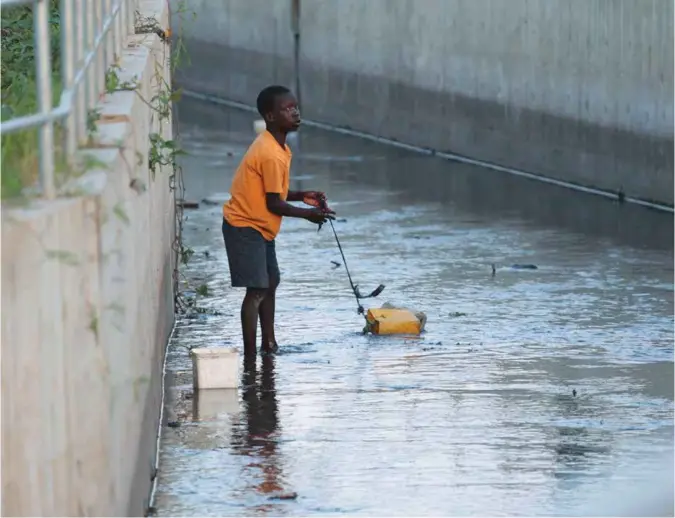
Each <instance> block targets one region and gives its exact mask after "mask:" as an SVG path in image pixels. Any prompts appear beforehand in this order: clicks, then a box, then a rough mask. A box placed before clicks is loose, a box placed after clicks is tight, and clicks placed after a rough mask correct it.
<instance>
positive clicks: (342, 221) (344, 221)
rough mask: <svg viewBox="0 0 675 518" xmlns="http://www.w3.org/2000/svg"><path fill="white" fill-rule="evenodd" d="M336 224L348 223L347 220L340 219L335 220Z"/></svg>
mask: <svg viewBox="0 0 675 518" xmlns="http://www.w3.org/2000/svg"><path fill="white" fill-rule="evenodd" d="M335 222H336V223H347V218H339V219H336V220H335Z"/></svg>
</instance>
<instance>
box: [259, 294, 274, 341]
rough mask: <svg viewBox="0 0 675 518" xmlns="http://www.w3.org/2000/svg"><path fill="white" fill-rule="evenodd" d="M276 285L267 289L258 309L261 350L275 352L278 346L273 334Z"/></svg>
mask: <svg viewBox="0 0 675 518" xmlns="http://www.w3.org/2000/svg"><path fill="white" fill-rule="evenodd" d="M276 292H277V288H276V286H274V287H270V288H268V289H267V293H266V295H265V298H264V299H263V301H262V302H261V303H260V307H259V309H258V311H259V315H260V330H261V332H262V348H261V349H262V351H264V352H267V353H274V352H277V349H278V348H279V346H278V345H277V340H276V338H275V336H274V311H275V306H276Z"/></svg>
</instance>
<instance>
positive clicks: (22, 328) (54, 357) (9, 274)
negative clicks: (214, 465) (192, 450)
mask: <svg viewBox="0 0 675 518" xmlns="http://www.w3.org/2000/svg"><path fill="white" fill-rule="evenodd" d="M141 8H142V12H143V14H144V15H147V16H155V17H156V18H157V19H158V20H162V22H163V23H164V24H166V23H168V11H166V8H165V3H164V2H163V1H160V0H146V1H143V2H141ZM155 8H156V9H155ZM168 53H169V48H168V47H167V46H166V45H165V44H164V43H162V42H161V41H160V40H159V38H158V37H157V36H156V35H138V36H134V37H132V38H131V39H130V44H129V47H128V48H127V49H126V51H125V52H124V53H123V55H122V56H121V67H122V70H121V72H120V79H121V80H122V81H126V80H131V79H132V78H133V77H134V76H135V77H136V78H137V79H139V82H140V86H139V89H138V93H139V94H140V95H137V93H135V92H117V93H114V94H112V95H110V96H107V97H106V98H105V99H104V100H103V101H102V103H101V109H102V117H101V120H100V121H99V123H98V129H99V131H98V134H97V136H96V148H97V149H95V150H89V151H87V154H88V155H90V156H93V157H95V159H96V164H97V166H96V169H95V170H93V169H92V170H90V171H89V172H87V173H86V174H85V175H84V176H83V177H81V178H80V179H78V180H77V181H75V182H74V183H71V184H70V185H69V187H68V188H67V190H68V191H69V192H70V193H71V196H69V197H63V198H60V199H57V200H56V201H53V202H34V203H31V204H30V205H29V206H27V207H23V208H8V207H6V206H4V207H3V212H2V514H3V515H4V516H143V512H144V511H145V509H146V506H147V502H148V497H149V493H150V488H151V481H152V477H153V476H154V474H153V469H154V460H155V446H156V432H157V427H158V419H159V411H160V402H161V377H162V365H163V355H164V350H165V345H166V343H167V340H168V337H169V334H170V332H171V329H172V325H173V267H174V264H175V260H176V258H175V254H174V252H173V251H172V242H173V239H174V235H175V203H174V194H173V192H172V191H171V189H170V186H169V175H170V174H171V169H170V168H168V167H165V168H162V169H161V170H157V172H156V174H155V175H154V177H153V174H152V173H151V172H150V171H149V170H148V153H149V149H150V142H149V134H150V133H151V132H158V133H161V134H162V135H163V136H164V138H166V139H171V138H172V129H171V121H170V120H163V121H160V117H159V115H158V114H157V113H156V112H154V111H152V110H151V109H150V108H149V107H148V106H147V105H146V104H145V103H144V102H143V101H142V100H141V99H140V96H143V97H144V98H145V99H148V100H149V99H151V98H152V97H153V95H155V94H156V93H157V91H158V88H157V84H158V83H157V77H158V76H164V77H165V78H167V80H168V79H169V74H170V71H169V69H168V59H167V58H168ZM132 181H133V183H132ZM132 185H133V187H134V188H132V187H131V186H132Z"/></svg>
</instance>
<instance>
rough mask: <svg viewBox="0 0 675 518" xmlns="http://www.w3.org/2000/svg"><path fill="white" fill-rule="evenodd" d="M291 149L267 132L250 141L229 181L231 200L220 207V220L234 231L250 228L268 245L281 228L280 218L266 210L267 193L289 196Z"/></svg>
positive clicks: (283, 196) (282, 196)
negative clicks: (251, 142)
mask: <svg viewBox="0 0 675 518" xmlns="http://www.w3.org/2000/svg"><path fill="white" fill-rule="evenodd" d="M291 157H292V153H291V149H290V148H289V147H288V145H285V146H284V147H283V148H282V147H281V146H280V145H279V143H278V142H277V141H276V139H275V138H274V137H273V136H272V134H271V133H270V132H269V131H263V132H262V133H261V134H260V135H258V137H257V138H256V139H255V140H254V141H253V144H251V146H250V147H249V148H248V151H246V154H245V155H244V158H243V159H242V161H241V163H240V164H239V167H238V168H237V171H236V172H235V173H234V178H233V179H232V187H231V188H230V199H229V200H228V201H226V202H225V204H224V205H223V217H224V218H225V219H226V220H227V222H228V223H229V224H230V225H232V226H233V227H252V228H254V229H256V230H257V231H258V232H260V233H261V234H262V236H263V237H264V238H265V239H266V240H267V241H272V240H273V239H274V238H275V237H276V235H277V234H278V233H279V228H281V216H277V215H276V214H272V213H271V212H270V211H269V210H267V202H266V201H265V194H266V193H279V195H280V197H281V199H282V200H284V201H285V200H286V197H287V196H288V183H289V175H290V170H291Z"/></svg>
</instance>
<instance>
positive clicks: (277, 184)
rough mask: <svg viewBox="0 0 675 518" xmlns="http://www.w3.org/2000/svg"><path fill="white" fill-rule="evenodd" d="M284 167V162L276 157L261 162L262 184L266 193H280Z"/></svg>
mask: <svg viewBox="0 0 675 518" xmlns="http://www.w3.org/2000/svg"><path fill="white" fill-rule="evenodd" d="M285 168H286V166H285V164H284V163H283V162H282V161H281V160H277V159H269V160H265V161H264V162H263V163H262V164H261V170H262V180H263V186H264V187H265V192H266V193H275V194H281V193H282V191H283V184H284V175H285Z"/></svg>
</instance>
